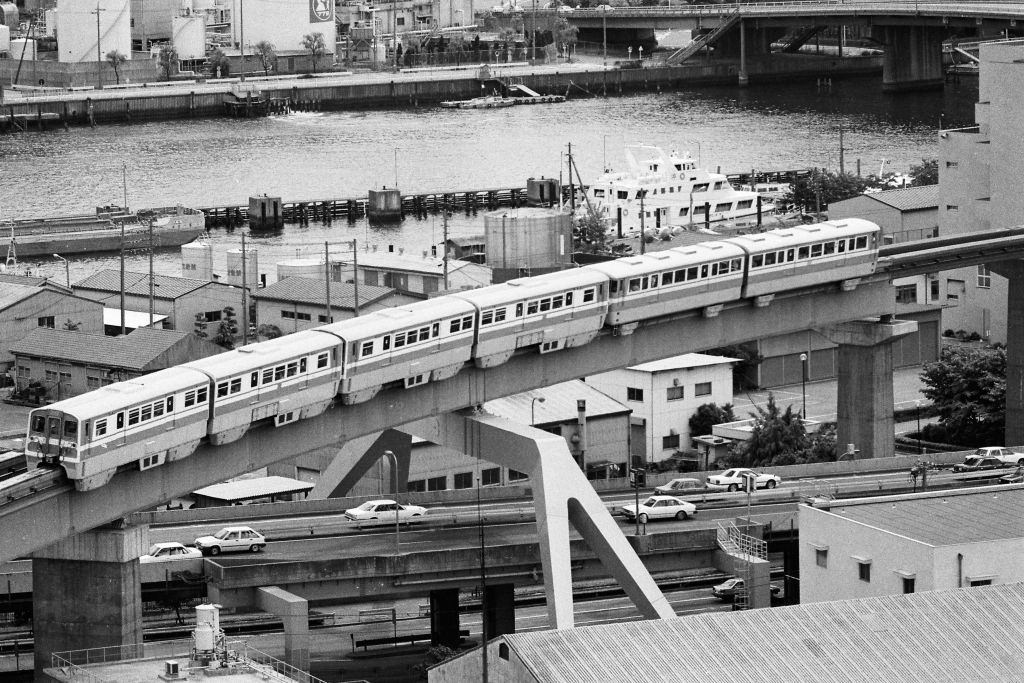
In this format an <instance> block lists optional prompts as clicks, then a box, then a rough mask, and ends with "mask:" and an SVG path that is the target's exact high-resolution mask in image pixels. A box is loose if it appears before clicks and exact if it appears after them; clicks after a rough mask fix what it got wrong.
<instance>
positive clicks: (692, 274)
mask: <svg viewBox="0 0 1024 683" xmlns="http://www.w3.org/2000/svg"><path fill="white" fill-rule="evenodd" d="M696 279H697V266H691V267H690V268H687V269H686V281H687V282H689V281H690V280H696Z"/></svg>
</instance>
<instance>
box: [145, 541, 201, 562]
mask: <svg viewBox="0 0 1024 683" xmlns="http://www.w3.org/2000/svg"><path fill="white" fill-rule="evenodd" d="M202 556H203V553H202V552H200V550H199V548H192V547H189V546H187V545H184V544H182V543H178V542H177V541H169V542H167V543H154V544H153V545H151V546H150V547H149V552H148V553H147V554H145V555H143V556H142V557H140V558H139V562H141V563H142V564H151V563H154V562H173V561H175V560H197V559H199V558H201V557H202Z"/></svg>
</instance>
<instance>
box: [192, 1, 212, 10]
mask: <svg viewBox="0 0 1024 683" xmlns="http://www.w3.org/2000/svg"><path fill="white" fill-rule="evenodd" d="M211 9H213V0H192V11H194V12H205V11H206V10H211Z"/></svg>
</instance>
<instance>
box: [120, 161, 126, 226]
mask: <svg viewBox="0 0 1024 683" xmlns="http://www.w3.org/2000/svg"><path fill="white" fill-rule="evenodd" d="M121 189H122V190H123V191H124V210H125V213H127V212H128V162H126V161H122V162H121Z"/></svg>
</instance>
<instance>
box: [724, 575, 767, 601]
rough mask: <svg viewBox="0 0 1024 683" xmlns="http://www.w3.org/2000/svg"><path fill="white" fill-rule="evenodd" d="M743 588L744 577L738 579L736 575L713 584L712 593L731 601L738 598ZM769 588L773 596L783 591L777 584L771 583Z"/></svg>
mask: <svg viewBox="0 0 1024 683" xmlns="http://www.w3.org/2000/svg"><path fill="white" fill-rule="evenodd" d="M741 590H743V579H737V578H735V577H733V578H731V579H726V580H725V581H723V582H722V583H720V584H717V585H715V586H712V588H711V594H712V595H714V596H715V597H716V598H718V599H719V600H725V601H726V602H731V601H732V600H734V599H735V598H736V593H738V592H739V591H741ZM768 590H770V591H771V594H772V596H777V595H779V594H780V593H781V592H782V587H781V586H778V585H776V584H774V583H773V584H770V585H769V586H768Z"/></svg>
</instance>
